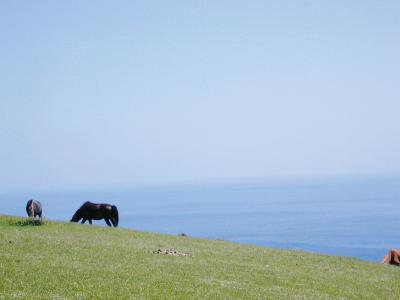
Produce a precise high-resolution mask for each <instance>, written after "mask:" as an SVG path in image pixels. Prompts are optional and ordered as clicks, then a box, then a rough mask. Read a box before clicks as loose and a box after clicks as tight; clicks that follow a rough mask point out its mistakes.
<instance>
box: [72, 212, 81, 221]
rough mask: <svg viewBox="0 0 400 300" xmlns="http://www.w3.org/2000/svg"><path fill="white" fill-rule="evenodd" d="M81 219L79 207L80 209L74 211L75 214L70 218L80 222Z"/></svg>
mask: <svg viewBox="0 0 400 300" xmlns="http://www.w3.org/2000/svg"><path fill="white" fill-rule="evenodd" d="M80 219H82V216H81V210H80V209H78V210H77V211H76V212H75V213H74V215H73V216H72V219H71V220H70V222H78V221H79V220H80Z"/></svg>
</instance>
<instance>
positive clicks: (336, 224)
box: [0, 177, 400, 261]
mask: <svg viewBox="0 0 400 300" xmlns="http://www.w3.org/2000/svg"><path fill="white" fill-rule="evenodd" d="M30 198H34V199H37V200H39V201H41V202H42V204H43V206H44V215H45V218H46V219H50V220H60V221H68V220H70V218H71V216H72V215H73V213H74V212H75V210H76V209H77V208H79V206H80V205H81V204H82V203H83V202H85V201H92V202H107V203H112V204H115V205H117V207H118V209H119V212H120V226H121V227H124V228H131V229H135V230H140V231H153V232H160V233H167V234H173V235H177V234H180V233H185V234H187V235H189V236H193V237H201V238H209V239H223V240H227V241H232V242H237V243H243V244H255V245H260V246H268V247H274V248H285V249H296V250H304V251H311V252H318V253H324V254H330V255H340V256H350V257H355V258H359V259H363V260H369V261H380V260H381V259H382V257H383V256H384V254H385V253H386V252H387V250H388V249H390V248H400V233H399V228H400V218H399V210H400V178H398V177H396V178H378V179H377V178H375V179H357V180H350V179H343V180H341V179H335V180H321V181H311V180H310V181H302V182H295V181H292V182H289V181H287V182H245V183H238V182H236V183H230V184H193V185H173V186H147V187H136V188H113V189H107V188H101V187H98V188H95V189H88V190H84V189H82V190H65V191H61V190H59V191H51V192H49V191H48V192H45V191H42V192H32V191H30V192H14V193H0V203H1V211H0V214H7V215H17V216H25V215H26V212H25V204H26V202H27V200H28V199H30ZM94 224H96V225H101V226H105V223H104V221H94ZM85 226H86V225H85ZM87 226H89V225H87Z"/></svg>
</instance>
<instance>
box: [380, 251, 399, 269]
mask: <svg viewBox="0 0 400 300" xmlns="http://www.w3.org/2000/svg"><path fill="white" fill-rule="evenodd" d="M382 263H384V264H389V265H395V266H399V265H400V250H398V249H391V250H389V252H388V253H387V254H386V255H385V257H384V258H383V261H382Z"/></svg>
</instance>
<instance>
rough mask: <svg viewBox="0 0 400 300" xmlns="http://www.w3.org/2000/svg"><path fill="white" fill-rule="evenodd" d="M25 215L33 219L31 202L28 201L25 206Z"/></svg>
mask: <svg viewBox="0 0 400 300" xmlns="http://www.w3.org/2000/svg"><path fill="white" fill-rule="evenodd" d="M26 213H27V214H28V216H29V217H34V210H33V200H32V199H31V200H29V201H28V203H27V204H26Z"/></svg>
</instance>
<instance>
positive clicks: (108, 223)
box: [104, 218, 111, 227]
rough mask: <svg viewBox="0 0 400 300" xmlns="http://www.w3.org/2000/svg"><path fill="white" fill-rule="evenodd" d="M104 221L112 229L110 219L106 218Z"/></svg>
mask: <svg viewBox="0 0 400 300" xmlns="http://www.w3.org/2000/svg"><path fill="white" fill-rule="evenodd" d="M104 220H105V221H106V223H107V225H108V226H110V227H111V223H110V218H104Z"/></svg>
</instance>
